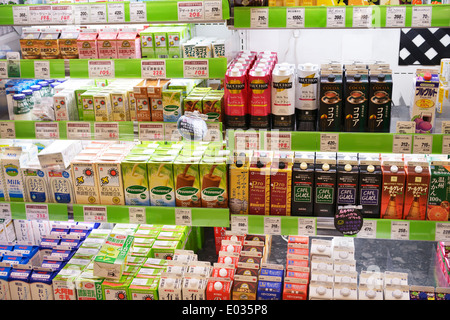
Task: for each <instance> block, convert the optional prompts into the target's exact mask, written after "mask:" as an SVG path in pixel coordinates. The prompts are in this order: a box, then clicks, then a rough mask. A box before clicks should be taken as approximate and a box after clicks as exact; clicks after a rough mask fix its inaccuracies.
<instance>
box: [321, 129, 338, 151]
mask: <svg viewBox="0 0 450 320" xmlns="http://www.w3.org/2000/svg"><path fill="white" fill-rule="evenodd" d="M320 151H321V152H338V151H339V134H337V133H331V134H329V133H321V134H320Z"/></svg>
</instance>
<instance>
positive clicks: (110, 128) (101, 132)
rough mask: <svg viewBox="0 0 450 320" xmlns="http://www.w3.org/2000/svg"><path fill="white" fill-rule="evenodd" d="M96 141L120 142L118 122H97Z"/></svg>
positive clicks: (95, 126)
mask: <svg viewBox="0 0 450 320" xmlns="http://www.w3.org/2000/svg"><path fill="white" fill-rule="evenodd" d="M94 139H95V140H118V139H119V124H118V123H117V122H95V123H94Z"/></svg>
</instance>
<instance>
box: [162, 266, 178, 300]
mask: <svg viewBox="0 0 450 320" xmlns="http://www.w3.org/2000/svg"><path fill="white" fill-rule="evenodd" d="M182 287H183V277H182V275H181V274H174V273H168V272H163V273H162V274H161V279H160V281H159V287H158V292H159V300H182V299H183V297H182V293H181V291H182Z"/></svg>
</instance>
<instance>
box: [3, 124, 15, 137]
mask: <svg viewBox="0 0 450 320" xmlns="http://www.w3.org/2000/svg"><path fill="white" fill-rule="evenodd" d="M0 138H1V139H15V138H16V125H15V123H14V121H11V122H9V121H0Z"/></svg>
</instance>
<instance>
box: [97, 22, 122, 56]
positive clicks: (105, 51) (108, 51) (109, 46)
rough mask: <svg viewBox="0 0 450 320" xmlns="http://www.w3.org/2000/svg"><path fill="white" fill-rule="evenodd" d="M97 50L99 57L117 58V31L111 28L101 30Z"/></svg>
mask: <svg viewBox="0 0 450 320" xmlns="http://www.w3.org/2000/svg"><path fill="white" fill-rule="evenodd" d="M97 50H98V58H99V59H117V32H115V31H114V30H110V29H105V30H104V31H102V32H99V33H98V37H97Z"/></svg>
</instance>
